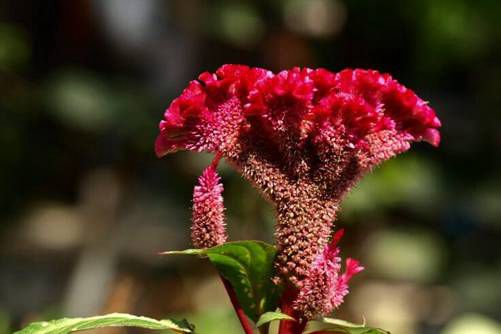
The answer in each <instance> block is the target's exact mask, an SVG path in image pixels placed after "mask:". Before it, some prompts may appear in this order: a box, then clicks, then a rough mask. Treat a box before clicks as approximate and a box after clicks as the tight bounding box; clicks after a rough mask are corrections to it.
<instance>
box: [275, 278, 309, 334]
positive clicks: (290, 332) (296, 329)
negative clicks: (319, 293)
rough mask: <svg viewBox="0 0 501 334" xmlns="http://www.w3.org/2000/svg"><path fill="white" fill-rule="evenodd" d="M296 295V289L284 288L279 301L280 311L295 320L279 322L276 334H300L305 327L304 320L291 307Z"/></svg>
mask: <svg viewBox="0 0 501 334" xmlns="http://www.w3.org/2000/svg"><path fill="white" fill-rule="evenodd" d="M297 293H298V291H297V289H296V288H294V287H292V286H288V287H287V288H285V291H284V293H283V295H282V299H281V300H280V311H281V312H282V313H284V314H287V315H289V316H291V317H293V318H294V319H296V320H295V321H293V320H281V321H280V327H279V329H278V334H301V332H302V331H303V330H304V327H305V326H306V321H305V319H302V318H301V317H300V316H299V315H298V313H297V312H296V311H295V310H294V308H293V306H292V303H293V302H294V300H295V299H296V297H297Z"/></svg>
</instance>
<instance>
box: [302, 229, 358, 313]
mask: <svg viewBox="0 0 501 334" xmlns="http://www.w3.org/2000/svg"><path fill="white" fill-rule="evenodd" d="M342 235H343V230H340V231H338V232H336V233H335V234H334V236H333V238H332V241H331V242H330V243H329V244H328V245H327V246H326V247H325V248H324V250H323V251H322V252H320V253H319V254H318V255H317V256H316V258H315V260H314V262H313V263H312V265H311V268H310V271H309V273H308V276H307V277H306V278H305V280H304V282H303V285H302V287H301V289H300V290H299V293H298V296H297V298H296V300H295V301H294V303H293V306H294V308H295V309H296V311H299V312H300V314H302V316H304V317H305V318H307V319H313V318H315V317H317V316H323V315H327V314H329V313H331V312H332V311H333V310H334V309H335V308H337V307H339V305H341V304H342V303H343V300H344V297H345V296H346V295H347V294H348V282H349V281H350V279H351V278H352V277H353V275H355V274H357V273H359V272H360V271H362V270H363V269H364V268H363V267H362V266H360V264H359V262H358V261H357V260H354V259H350V258H348V259H346V266H345V272H344V273H342V274H341V273H340V271H341V258H340V257H339V252H340V250H339V247H338V246H337V244H338V242H339V240H340V239H341V237H342Z"/></svg>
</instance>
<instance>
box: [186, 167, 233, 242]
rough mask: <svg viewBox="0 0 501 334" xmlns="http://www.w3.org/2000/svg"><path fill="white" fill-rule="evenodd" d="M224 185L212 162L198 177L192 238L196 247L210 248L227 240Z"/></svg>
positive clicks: (194, 198) (194, 195)
mask: <svg viewBox="0 0 501 334" xmlns="http://www.w3.org/2000/svg"><path fill="white" fill-rule="evenodd" d="M222 192H223V185H222V184H221V178H220V177H219V176H218V175H217V173H216V166H215V165H214V164H211V165H210V166H209V167H207V168H206V169H205V170H204V172H203V174H202V176H200V177H199V179H198V185H196V186H195V189H194V191H193V214H192V225H191V240H192V243H193V246H195V247H196V248H210V247H214V246H217V245H220V244H223V243H224V242H226V239H227V235H226V226H225V221H224V204H223V196H222V195H221V194H222Z"/></svg>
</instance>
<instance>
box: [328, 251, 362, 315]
mask: <svg viewBox="0 0 501 334" xmlns="http://www.w3.org/2000/svg"><path fill="white" fill-rule="evenodd" d="M362 270H364V267H362V266H361V265H360V262H358V260H354V259H352V258H347V259H346V268H345V272H344V273H343V274H342V275H341V276H339V277H338V281H337V285H336V290H335V292H334V294H333V296H332V304H333V305H334V307H339V305H341V304H342V303H343V301H344V297H345V296H346V295H347V294H348V293H349V289H348V283H349V281H350V280H351V278H352V277H353V276H354V275H356V274H358V273H359V272H361V271H362Z"/></svg>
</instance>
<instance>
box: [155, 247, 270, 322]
mask: <svg viewBox="0 0 501 334" xmlns="http://www.w3.org/2000/svg"><path fill="white" fill-rule="evenodd" d="M162 254H164V255H172V254H186V255H199V256H204V257H207V258H209V260H210V262H211V263H212V264H213V265H214V266H215V267H216V269H217V270H218V272H219V274H220V275H221V276H222V277H224V278H225V279H226V280H228V281H229V282H230V284H231V285H232V287H233V289H234V290H235V293H236V295H237V298H238V301H239V303H240V305H241V306H242V308H243V310H244V311H245V313H246V314H247V316H248V317H249V318H251V319H252V320H253V321H254V322H257V321H258V319H259V316H260V315H261V314H263V313H265V312H268V311H274V310H276V309H277V304H278V297H279V293H280V291H279V288H278V287H277V286H276V285H275V284H273V283H272V281H271V278H272V277H273V261H274V259H275V255H276V249H275V247H274V246H272V245H269V244H267V243H265V242H261V241H252V240H246V241H236V242H227V243H225V244H222V245H219V246H215V247H212V248H207V249H187V250H184V251H174V252H165V253H162Z"/></svg>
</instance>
